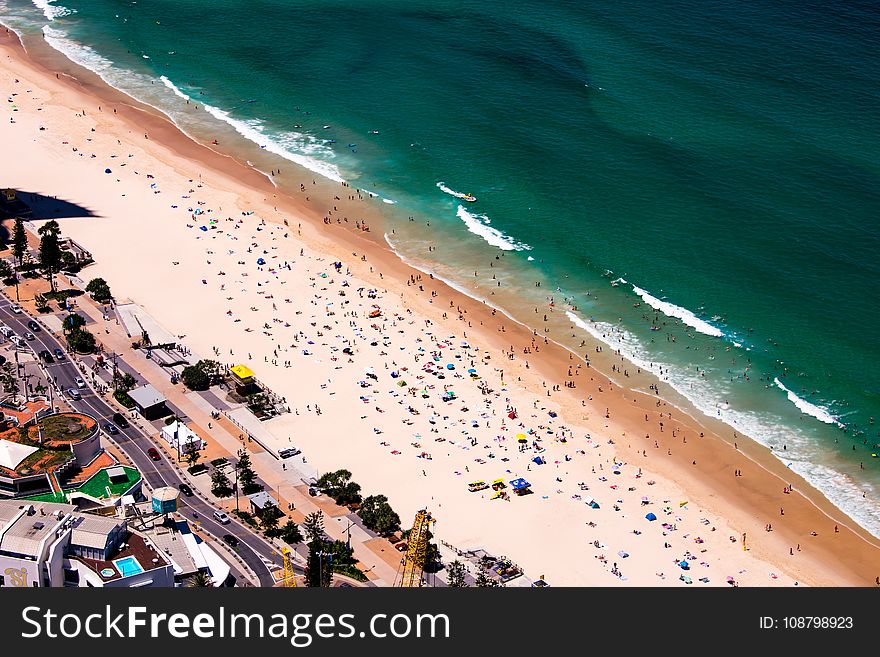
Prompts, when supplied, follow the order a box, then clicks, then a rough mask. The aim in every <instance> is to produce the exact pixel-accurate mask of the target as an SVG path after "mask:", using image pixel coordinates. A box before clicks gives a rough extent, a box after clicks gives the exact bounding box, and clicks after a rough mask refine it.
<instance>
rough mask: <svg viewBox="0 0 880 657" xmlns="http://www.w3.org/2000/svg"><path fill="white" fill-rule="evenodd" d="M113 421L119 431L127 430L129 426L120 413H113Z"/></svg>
mask: <svg viewBox="0 0 880 657" xmlns="http://www.w3.org/2000/svg"><path fill="white" fill-rule="evenodd" d="M113 421H114V422H115V423H116V425H117V426H118V427H119V428H120V429H128V427H129V426H131V425H129V423H128V420H126V419H125V416H124V415H123V414H122V413H114V414H113Z"/></svg>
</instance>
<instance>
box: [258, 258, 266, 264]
mask: <svg viewBox="0 0 880 657" xmlns="http://www.w3.org/2000/svg"><path fill="white" fill-rule="evenodd" d="M257 264H258V265H265V264H266V261H265V260H263V259H262V258H257Z"/></svg>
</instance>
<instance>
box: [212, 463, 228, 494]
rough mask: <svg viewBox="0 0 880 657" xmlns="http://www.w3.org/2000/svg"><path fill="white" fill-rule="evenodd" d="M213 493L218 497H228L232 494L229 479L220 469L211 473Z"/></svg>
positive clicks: (215, 469)
mask: <svg viewBox="0 0 880 657" xmlns="http://www.w3.org/2000/svg"><path fill="white" fill-rule="evenodd" d="M211 492H212V493H214V495H216V496H217V497H228V496H229V494H230V493H231V492H232V487H231V486H230V485H229V477H227V476H226V473H225V472H223V470H221V469H220V468H214V471H213V472H212V473H211Z"/></svg>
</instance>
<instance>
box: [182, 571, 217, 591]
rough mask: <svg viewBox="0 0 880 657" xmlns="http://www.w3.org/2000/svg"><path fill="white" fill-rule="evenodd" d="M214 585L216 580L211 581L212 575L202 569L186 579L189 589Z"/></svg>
mask: <svg viewBox="0 0 880 657" xmlns="http://www.w3.org/2000/svg"><path fill="white" fill-rule="evenodd" d="M213 586H214V582H213V581H211V576H210V575H208V573H206V572H205V571H204V570H200V571H199V572H197V573H195V574H194V575H192V576H191V577H189V578H188V579H187V580H186V587H187V588H188V589H200V588H211V587H213Z"/></svg>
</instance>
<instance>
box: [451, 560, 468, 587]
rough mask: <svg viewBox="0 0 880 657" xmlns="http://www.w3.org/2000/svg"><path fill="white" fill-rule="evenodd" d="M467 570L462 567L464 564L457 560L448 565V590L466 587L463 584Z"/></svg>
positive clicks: (464, 583) (465, 584)
mask: <svg viewBox="0 0 880 657" xmlns="http://www.w3.org/2000/svg"><path fill="white" fill-rule="evenodd" d="M466 573H467V570H466V569H465V567H464V564H463V563H462V562H461V561H458V560H457V559H456V560H455V561H453V562H452V563H451V564H449V568H447V569H446V583H447V584H448V585H449V587H450V588H454V589H460V588H464V587H466V586H467V583H466V582H465V574H466Z"/></svg>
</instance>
